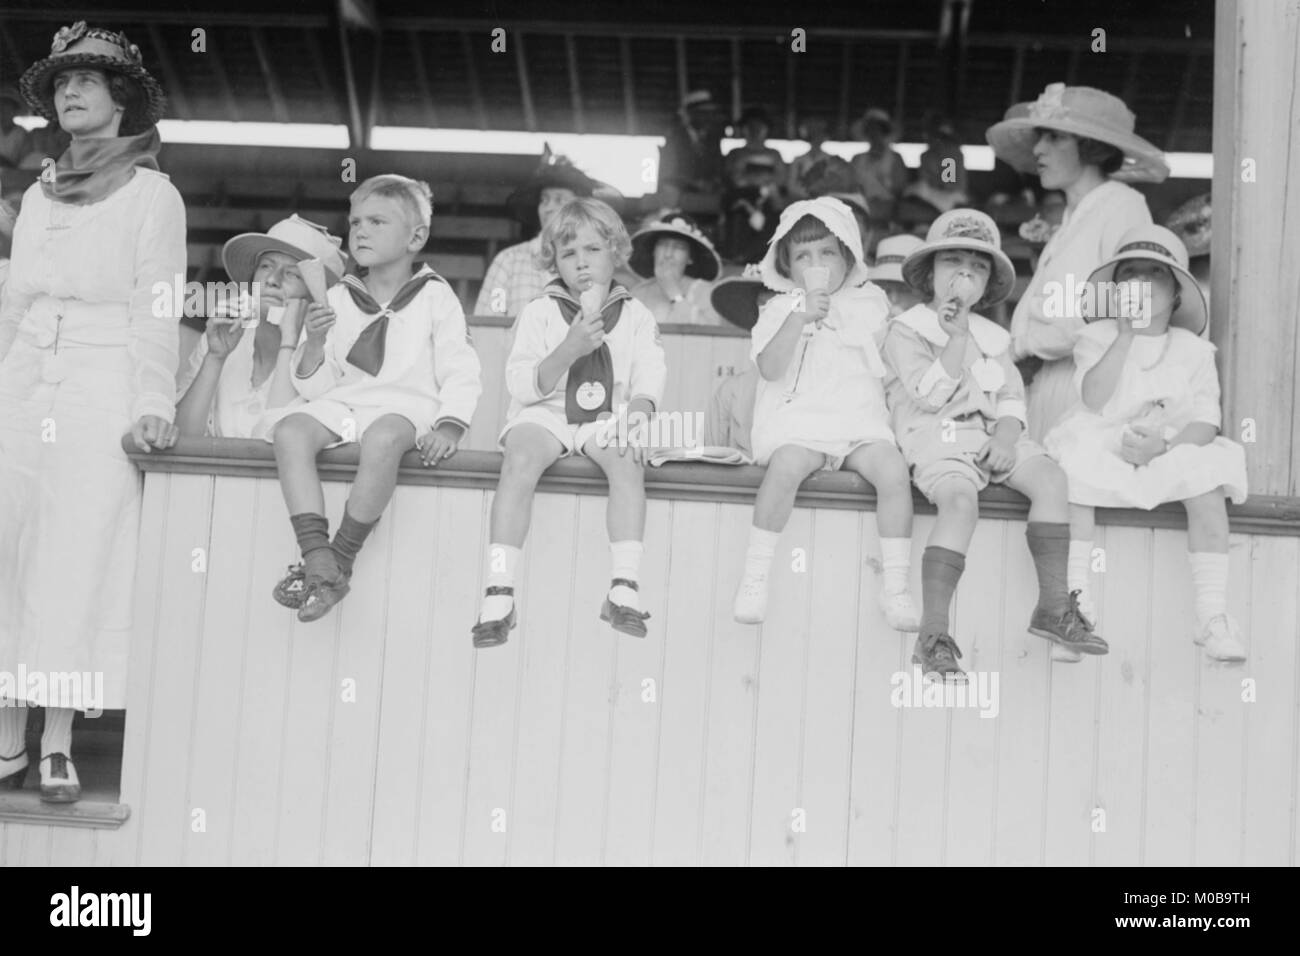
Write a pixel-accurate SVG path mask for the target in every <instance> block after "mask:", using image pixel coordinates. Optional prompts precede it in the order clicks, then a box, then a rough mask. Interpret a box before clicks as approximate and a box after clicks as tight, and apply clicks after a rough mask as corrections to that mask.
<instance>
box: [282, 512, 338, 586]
mask: <svg viewBox="0 0 1300 956" xmlns="http://www.w3.org/2000/svg"><path fill="white" fill-rule="evenodd" d="M289 520H290V521H291V522H292V523H293V533H294V534H295V535H296V536H297V538H298V549H299V550H300V551H301V552H302V563H303V571H304V573H305V574H306V576H307V577H312V578H324V579H327V580H332V579H333V578H335V577H337V569H338V558H337V557H335V555H334V552H333V550H332V549H331V548H330V523H329V521H328V520H327V519H326V518H325V517H324V516H323V515H318V514H313V513H312V512H310V511H307V512H303V513H302V514H298V515H290V516H289Z"/></svg>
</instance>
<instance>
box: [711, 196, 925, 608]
mask: <svg viewBox="0 0 1300 956" xmlns="http://www.w3.org/2000/svg"><path fill="white" fill-rule="evenodd" d="M762 275H763V282H764V283H765V284H766V285H767V287H768V288H770V289H774V290H776V291H777V293H778V294H777V295H776V296H774V297H773V298H772V299H770V300H768V302H767V303H766V304H765V305H764V306H763V308H762V310H761V311H760V313H759V317H758V324H757V325H755V326H754V330H753V332H752V335H753V345H752V347H751V349H750V355H751V357H752V358H753V359H754V361H755V362H756V363H757V365H758V370H759V373H760V376H761V380H760V381H759V383H758V391H757V397H756V399H755V403H754V428H753V447H754V459H755V461H756V462H757V463H758V464H760V465H766V466H767V473H766V474H765V475H764V476H763V483H762V485H760V486H759V489H758V499H757V501H755V503H754V524H753V526H752V527H751V528H750V531H749V549H748V551H747V552H746V555H745V572H744V576H743V577H742V578H741V582H740V587H739V589H738V590H737V592H736V601H735V607H734V613H735V618H736V620H737V621H740V622H741V623H743V624H758V623H761V622H762V620H763V618H764V616H765V614H766V610H767V591H768V588H767V576H768V571H769V570H770V568H771V565H772V559H773V557H774V555H775V553H776V544H777V542H778V541H779V540H780V538H781V532H782V530H784V528H785V525H786V522H787V521H789V520H790V513H791V511H793V509H794V501H795V496H796V494H797V493H798V490H799V486H800V485H801V484H803V482H804V479H806V478H807V477H808V476H809V475H811V474H813V473H814V472H816V471H818V470H820V469H825V470H830V471H837V470H839V469H841V468H844V469H848V470H850V471H855V472H857V473H858V474H860V475H861V476H862V477H863V478H865V479H866V480H867V481H869V482H871V485H872V487H873V488H874V489H875V492H876V522H877V525H878V527H879V530H880V547H881V553H882V556H883V561H882V567H883V570H884V575H883V581H882V588H881V604H882V607H883V608H884V611H885V617H886V619H887V620H888V622H889V625H890V627H893V628H895V629H897V630H901V631H915V630H916V629H917V627H918V626H919V624H920V615H919V614H918V613H917V610H916V605H915V604H914V603H913V601H912V596H911V593H910V591H909V590H908V577H909V571H910V568H911V552H912V488H911V483H910V481H909V479H908V475H907V465H906V464H905V463H904V461H903V455H902V453H901V452H900V451H899V450H898V446H897V445H896V444H895V443H894V432H893V430H892V429H891V428H890V426H889V411H888V409H887V408H886V406H885V388H884V384H883V379H884V377H885V375H886V368H885V363H884V361H883V360H882V359H881V356H880V343H881V342H882V341H883V339H884V335H885V328H886V323H887V321H888V318H889V300H888V299H887V298H886V297H885V294H884V293H883V292H881V291H880V290H879V289H878V288H876V287H875V286H874V285H871V284H870V283H867V282H866V279H867V268H866V264H865V263H864V262H863V256H862V240H861V236H860V234H859V231H858V225H857V221H856V220H855V219H854V218H853V212H852V211H851V210H850V209H849V207H848V206H847V205H845V204H844V203H842V202H840V201H839V200H838V199H833V198H831V197H829V196H823V197H822V198H820V199H806V200H801V201H800V202H797V203H794V204H792V205H790V206H788V207H787V208H786V210H785V212H783V213H782V214H781V221H780V223H779V224H778V226H777V229H776V234H775V235H774V236H773V238H772V242H771V244H770V245H769V246H768V250H767V255H766V256H765V257H764V258H763V266H762ZM864 283H865V284H864Z"/></svg>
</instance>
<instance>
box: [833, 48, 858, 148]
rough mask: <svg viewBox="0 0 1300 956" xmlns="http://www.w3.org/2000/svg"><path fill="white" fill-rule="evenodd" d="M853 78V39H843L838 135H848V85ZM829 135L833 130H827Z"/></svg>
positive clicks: (846, 136)
mask: <svg viewBox="0 0 1300 956" xmlns="http://www.w3.org/2000/svg"><path fill="white" fill-rule="evenodd" d="M852 80H853V41H852V40H845V41H844V42H843V43H841V44H840V110H839V117H838V130H839V135H841V136H843V137H844V138H845V139H848V136H849V86H850V84H851V83H852ZM827 133H829V134H830V135H831V136H835V135H836V134H835V132H834V131H832V130H827Z"/></svg>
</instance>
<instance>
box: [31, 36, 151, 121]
mask: <svg viewBox="0 0 1300 956" xmlns="http://www.w3.org/2000/svg"><path fill="white" fill-rule="evenodd" d="M85 66H88V67H93V68H94V69H97V70H105V71H107V72H110V73H118V74H121V75H122V76H126V77H129V78H131V79H132V80H135V81H136V82H137V83H139V84H140V88H141V89H142V90H143V91H144V96H145V109H144V121H145V124H146V125H147V126H153V125H154V124H156V123H157V122H158V120H159V119H161V118H162V114H163V106H164V104H165V103H166V97H165V96H164V95H163V90H162V87H161V86H159V85H158V81H157V80H155V79H154V78H153V77H152V76H150V75H149V71H148V70H146V69H145V68H144V66H143V65H142V57H141V56H140V48H139V47H138V46H136V45H135V44H134V43H132V42H131V41H130V40H128V39H127V38H126V34H125V33H114V32H113V31H111V30H102V29H100V28H99V27H87V26H86V21H85V20H78V21H77V22H76V23H74V24H73V25H72V26H70V27H64V28H63V29H61V30H59V32H58V33H56V34H54V42H53V43H51V44H50V55H49V56H47V57H46V58H45V59H43V60H37V61H36V62H35V63H33V64H32V65H31V66H30V67H28V68H27V72H26V73H24V74H23V76H22V79H21V80H19V86H20V87H21V88H22V93H23V99H25V100H26V101H27V105H28V106H30V107H31V108H32V109H33V110H34V111H35V112H37V113H38V114H40V115H41V116H43V117H45V118H46V119H47V120H49V121H50V122H51V123H54V124H57V123H58V121H59V117H58V114H57V113H56V112H55V110H54V74H55V73H58V72H59V71H60V70H69V69H73V68H75V67H85Z"/></svg>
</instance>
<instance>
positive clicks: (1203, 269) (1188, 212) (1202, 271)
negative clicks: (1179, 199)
mask: <svg viewBox="0 0 1300 956" xmlns="http://www.w3.org/2000/svg"><path fill="white" fill-rule="evenodd" d="M1165 225H1166V226H1167V227H1168V228H1169V229H1170V230H1171V231H1172V232H1173V234H1174V235H1176V236H1177V237H1178V238H1179V239H1181V240H1182V241H1183V245H1184V246H1186V247H1187V256H1188V265H1187V268H1188V271H1190V272H1191V274H1192V278H1193V279H1195V280H1196V284H1197V285H1199V286H1200V287H1201V291H1202V292H1203V293H1205V301H1206V302H1209V301H1210V194H1209V193H1202V194H1201V195H1199V196H1193V197H1192V198H1191V199H1189V200H1187V202H1185V203H1183V204H1182V205H1181V206H1179V207H1178V208H1177V209H1175V210H1174V211H1173V212H1172V213H1171V214H1170V216H1169V219H1168V221H1167V222H1166V223H1165Z"/></svg>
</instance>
